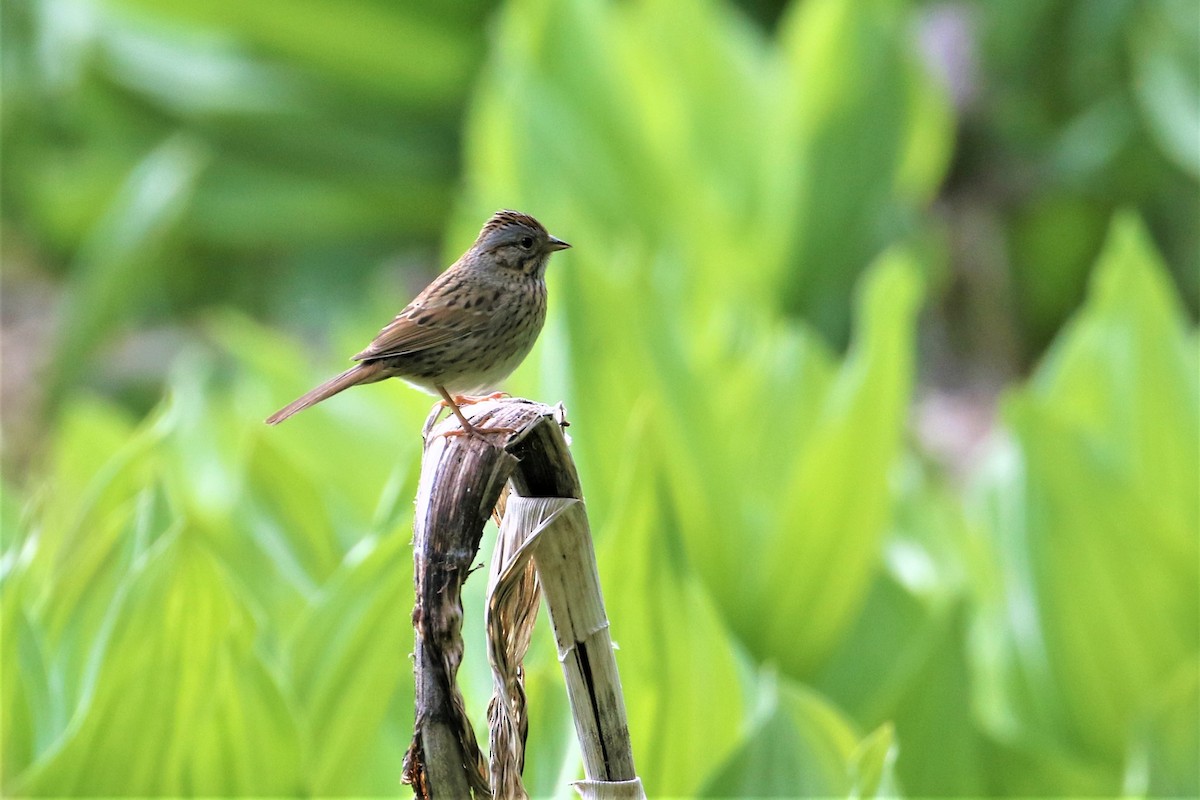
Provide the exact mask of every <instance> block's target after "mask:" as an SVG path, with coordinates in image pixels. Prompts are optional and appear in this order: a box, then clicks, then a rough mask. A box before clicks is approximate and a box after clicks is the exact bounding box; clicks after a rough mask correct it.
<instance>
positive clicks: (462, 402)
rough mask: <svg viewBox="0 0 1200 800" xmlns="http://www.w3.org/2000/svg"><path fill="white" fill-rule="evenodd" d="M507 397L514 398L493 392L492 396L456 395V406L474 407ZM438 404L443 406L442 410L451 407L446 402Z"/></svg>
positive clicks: (441, 401) (442, 401)
mask: <svg viewBox="0 0 1200 800" xmlns="http://www.w3.org/2000/svg"><path fill="white" fill-rule="evenodd" d="M505 397H512V395H511V394H509V393H508V392H492V393H491V394H481V395H474V394H456V395H454V405H456V406H459V407H462V406H473V405H475V404H476V403H482V402H484V401H485V400H503V399H504V398H505ZM438 403H439V404H440V405H441V407H442V408H449V407H450V404H449V403H447V402H446V401H445V400H439V401H438Z"/></svg>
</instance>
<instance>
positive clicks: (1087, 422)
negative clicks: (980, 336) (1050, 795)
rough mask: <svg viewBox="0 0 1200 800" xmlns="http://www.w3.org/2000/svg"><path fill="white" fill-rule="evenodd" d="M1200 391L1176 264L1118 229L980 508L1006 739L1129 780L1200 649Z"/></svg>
mask: <svg viewBox="0 0 1200 800" xmlns="http://www.w3.org/2000/svg"><path fill="white" fill-rule="evenodd" d="M1197 379H1198V376H1197V371H1196V351H1195V342H1194V339H1193V338H1192V337H1191V335H1190V332H1189V331H1188V330H1187V328H1186V327H1185V324H1184V322H1183V315H1182V312H1181V311H1180V309H1179V307H1178V304H1177V302H1176V301H1175V299H1174V298H1173V297H1172V294H1171V290H1170V283H1169V281H1168V279H1167V277H1166V275H1165V272H1164V270H1163V267H1162V265H1161V264H1160V262H1159V261H1158V258H1157V256H1156V255H1155V254H1154V252H1153V249H1152V248H1151V247H1150V246H1149V244H1148V240H1147V237H1146V235H1145V233H1144V231H1143V229H1142V228H1141V226H1140V225H1139V224H1138V223H1137V221H1136V220H1134V219H1133V218H1132V217H1129V216H1121V217H1118V218H1117V219H1116V220H1115V221H1114V224H1113V228H1112V233H1111V235H1110V237H1109V240H1108V244H1107V245H1106V248H1105V251H1104V254H1103V255H1102V257H1101V259H1100V263H1099V264H1098V266H1097V268H1096V272H1095V274H1094V276H1093V279H1092V285H1091V288H1090V292H1089V298H1088V301H1087V304H1086V305H1085V307H1084V309H1083V310H1082V311H1081V313H1080V314H1079V316H1078V318H1077V319H1076V320H1075V321H1074V322H1073V323H1072V324H1071V325H1070V326H1068V328H1067V329H1066V330H1065V331H1064V334H1063V336H1062V337H1061V339H1060V340H1059V341H1058V342H1056V343H1055V346H1054V347H1053V348H1052V349H1051V351H1050V353H1049V354H1048V356H1047V358H1046V360H1045V362H1044V363H1043V364H1042V365H1041V366H1040V367H1039V369H1038V372H1037V374H1036V375H1035V376H1034V378H1033V379H1032V381H1031V383H1030V385H1029V386H1028V387H1026V388H1024V389H1022V390H1020V391H1017V392H1014V393H1012V394H1011V395H1010V396H1009V397H1008V398H1007V399H1006V401H1005V405H1004V416H1005V420H1006V422H1007V424H1008V426H1009V429H1010V431H1011V434H1012V437H1013V438H1012V440H1011V442H1007V443H1005V442H1002V443H1001V444H1000V445H999V446H998V447H997V448H996V451H995V452H994V454H993V458H992V460H991V462H990V465H989V468H988V469H987V471H986V472H985V473H984V476H983V478H982V480H981V486H980V490H981V491H980V496H979V502H978V503H977V505H976V506H975V508H976V511H977V512H978V515H979V517H980V522H981V523H983V524H984V525H985V526H986V528H985V530H988V531H989V532H990V533H991V535H992V536H993V537H994V539H995V547H996V549H997V557H998V559H999V565H1000V569H1001V572H1000V575H1001V583H1000V584H999V585H997V586H996V587H994V588H993V589H992V590H991V591H989V592H988V594H987V595H986V598H985V599H986V602H985V603H984V606H983V611H982V615H981V618H980V620H979V631H980V636H979V637H978V639H977V640H976V645H977V652H976V657H977V660H976V668H977V670H978V674H979V682H978V684H977V698H978V699H979V703H980V707H981V708H982V709H983V712H984V715H985V719H986V720H987V723H988V725H989V727H990V728H991V729H992V730H993V731H994V732H995V733H996V734H997V735H998V736H1000V737H1002V738H1003V739H1005V740H1010V741H1011V740H1016V739H1021V740H1023V741H1024V742H1025V743H1027V744H1028V743H1034V742H1036V743H1038V745H1037V746H1038V747H1039V748H1040V749H1041V750H1043V751H1050V750H1057V751H1058V752H1059V753H1061V754H1062V755H1063V756H1065V757H1069V758H1072V759H1075V760H1077V761H1089V760H1090V761H1092V762H1094V763H1099V764H1104V765H1105V769H1106V770H1107V771H1108V772H1109V773H1110V774H1113V773H1116V772H1117V771H1118V767H1117V765H1118V764H1119V763H1120V759H1121V758H1122V754H1123V753H1124V752H1125V750H1126V747H1127V742H1128V740H1129V736H1130V733H1131V729H1130V725H1131V724H1132V721H1133V717H1134V715H1135V713H1136V712H1137V710H1138V709H1139V708H1140V707H1141V706H1142V705H1143V704H1144V703H1145V702H1146V701H1147V698H1148V697H1149V696H1150V695H1151V694H1152V693H1153V692H1154V691H1155V690H1156V687H1158V686H1160V685H1162V683H1163V681H1165V680H1166V679H1167V677H1168V676H1169V675H1170V674H1172V673H1173V672H1174V671H1175V670H1176V669H1177V668H1178V665H1179V664H1180V662H1181V660H1183V659H1188V658H1192V657H1194V655H1195V653H1196V652H1197V650H1198V649H1200V508H1197V505H1196V502H1195V500H1196V487H1197V485H1200V393H1198V390H1197ZM1109 791H1115V785H1112V784H1110V788H1109Z"/></svg>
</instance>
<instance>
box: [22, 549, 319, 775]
mask: <svg viewBox="0 0 1200 800" xmlns="http://www.w3.org/2000/svg"><path fill="white" fill-rule="evenodd" d="M254 634H255V630H254V622H253V616H252V614H251V612H250V610H249V609H248V608H247V607H245V605H244V604H243V603H242V602H241V600H240V599H239V598H238V596H237V594H236V592H235V591H233V590H232V587H231V586H230V584H229V581H228V578H227V577H226V575H225V574H224V573H223V571H222V569H221V567H220V565H219V564H218V563H217V562H216V561H215V560H214V559H213V558H212V556H211V554H209V553H208V551H207V550H206V549H205V548H204V546H203V544H202V543H201V542H199V541H197V539H196V537H195V536H194V535H192V534H190V533H189V532H188V531H187V530H182V531H177V532H175V533H173V534H171V535H170V536H168V537H166V538H164V539H162V540H160V542H159V543H158V545H157V546H156V547H155V548H154V549H153V551H152V552H151V553H150V554H148V555H147V557H145V558H144V560H143V561H142V563H141V564H140V565H139V567H138V568H137V570H136V571H135V573H134V574H133V575H132V577H131V579H130V581H129V583H128V584H127V586H126V587H125V591H124V592H123V593H122V596H121V598H120V600H119V601H118V603H117V604H116V605H115V606H114V607H113V609H112V614H111V618H110V632H109V634H108V637H107V640H106V641H105V642H103V643H101V644H100V645H99V646H97V648H96V650H95V652H94V655H93V670H94V683H93V684H92V685H91V686H90V688H89V690H88V692H87V694H86V696H85V698H84V701H83V702H82V703H81V704H80V706H79V708H78V709H77V710H76V713H75V717H74V719H73V720H72V724H71V726H70V728H69V729H68V732H67V733H66V735H65V736H64V737H63V738H62V739H61V740H60V741H59V742H58V743H57V746H56V747H55V748H53V749H52V750H51V751H50V752H48V753H47V754H46V755H44V756H43V757H42V758H40V759H39V760H38V762H37V763H35V764H34V765H33V767H31V769H30V770H29V772H27V773H26V774H25V775H23V776H21V778H20V780H19V781H18V783H17V786H16V791H17V793H19V794H26V795H29V794H54V795H66V794H82V793H87V794H139V795H182V794H192V793H195V794H210V795H233V794H271V795H281V794H295V793H298V792H300V791H301V790H302V789H303V782H302V780H301V777H300V776H301V771H300V768H301V764H302V761H301V753H300V744H299V735H298V733H297V730H296V725H295V720H294V719H293V716H292V711H291V709H290V707H289V704H288V702H287V700H286V698H285V697H284V695H283V693H282V692H281V690H280V687H279V685H278V682H277V679H276V677H275V676H274V675H273V674H272V673H271V671H270V670H269V669H268V668H267V667H266V666H265V665H264V664H263V662H262V660H261V659H260V657H259V655H258V654H257V653H256V652H255V650H254V647H253V642H254Z"/></svg>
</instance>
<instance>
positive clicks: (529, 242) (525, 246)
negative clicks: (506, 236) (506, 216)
mask: <svg viewBox="0 0 1200 800" xmlns="http://www.w3.org/2000/svg"><path fill="white" fill-rule="evenodd" d="M517 244H519V245H521V249H522V250H530V249H532V248H533V237H532V236H522V237H521V241H519V242H517Z"/></svg>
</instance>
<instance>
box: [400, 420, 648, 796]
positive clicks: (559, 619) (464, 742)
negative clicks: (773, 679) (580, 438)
mask: <svg viewBox="0 0 1200 800" xmlns="http://www.w3.org/2000/svg"><path fill="white" fill-rule="evenodd" d="M468 417H469V418H470V419H471V422H472V424H473V425H476V426H479V427H482V428H484V429H485V430H486V429H487V428H488V427H496V428H507V429H510V430H512V431H514V433H511V434H507V435H500V434H497V435H491V436H489V437H488V440H487V441H484V440H481V439H479V438H476V437H467V436H454V437H446V436H444V435H442V434H444V433H445V432H446V431H448V430H451V429H453V428H455V427H456V426H457V423H455V422H454V421H453V420H447V421H446V422H444V423H443V424H442V425H440V426H438V428H436V429H435V430H434V431H433V436H432V437H430V438H429V439H428V446H427V448H426V452H425V459H424V463H423V465H422V472H421V483H420V487H419V489H418V495H417V518H416V521H415V522H414V531H415V533H414V538H413V544H414V550H415V553H416V557H415V562H416V573H417V574H416V581H417V604H416V607H415V608H414V610H413V624H414V626H415V627H416V629H417V646H416V664H415V671H416V677H417V722H416V728H415V730H414V734H413V743H412V746H411V747H410V748H409V753H408V756H406V759H405V776H404V777H405V780H406V781H407V782H409V783H411V784H412V785H413V787H414V789H415V790H416V791H417V794H418V796H419V797H422V798H428V797H431V796H436V797H439V798H442V797H453V798H457V797H468V796H471V793H472V792H473V793H474V796H486V795H487V794H488V793H489V781H488V780H487V777H486V773H485V768H484V765H483V757H482V754H481V753H480V750H479V747H478V744H477V742H476V740H475V734H474V732H473V730H472V729H471V725H470V721H469V719H468V718H467V715H466V712H465V709H464V707H463V702H462V697H461V694H459V692H458V689H457V687H456V685H455V683H454V681H455V677H456V674H457V670H458V666H459V664H460V663H461V661H462V647H463V645H462V637H461V626H462V607H461V603H460V599H459V595H460V591H461V588H462V583H463V581H464V580H465V579H466V576H467V575H468V573H469V572H470V569H471V563H472V561H473V560H474V558H475V555H476V552H477V550H478V547H479V539H480V536H481V535H482V531H483V524H484V522H485V521H486V518H487V516H488V515H489V513H491V512H492V510H493V509H494V508H495V507H496V504H497V502H498V501H499V500H500V498H501V490H502V488H503V487H504V485H505V482H506V481H507V483H508V489H509V490H510V491H509V493H508V499H507V504H506V507H504V506H502V507H501V509H497V513H498V514H502V515H503V517H504V520H503V523H502V531H507V532H509V535H508V536H504V537H502V539H501V543H500V544H499V545H498V549H497V556H496V558H495V559H494V564H493V577H492V579H491V581H490V582H489V604H488V616H489V645H488V650H489V658H490V659H491V660H492V662H493V664H494V665H495V666H496V670H495V673H494V676H495V677H494V685H495V690H496V691H495V696H494V697H493V700H492V704H491V706H490V707H489V720H490V721H491V741H492V750H493V758H492V764H491V768H490V777H491V787H494V788H495V789H496V791H497V795H498V796H500V797H505V798H508V797H512V798H523V797H525V792H524V788H523V786H522V785H521V781H520V772H521V769H522V767H523V766H524V763H523V762H524V743H525V735H526V730H527V724H528V723H527V716H526V713H525V694H524V675H523V671H522V666H521V660H522V659H523V658H524V655H525V652H526V650H527V649H528V646H529V635H530V631H531V629H532V626H533V621H534V618H535V616H536V613H537V595H538V590H537V589H538V579H539V577H540V580H541V582H542V585H543V593H544V596H545V597H546V601H547V607H548V609H549V611H550V616H551V622H552V624H554V626H555V637H556V640H557V642H558V650H559V656H560V660H561V661H562V663H563V672H564V675H565V676H566V677H567V685H568V694H569V696H570V699H571V706H572V711H573V712H574V716H575V726H576V732H577V733H578V735H579V738H580V744H581V748H582V750H583V753H584V768H585V773H586V775H587V780H586V781H583V782H581V783H580V784H578V785H577V788H578V789H579V791H580V793H581V794H584V795H585V796H593V797H641V796H643V795H642V794H641V784H640V782H639V781H638V780H637V776H636V774H635V773H634V769H633V756H632V749H631V748H630V744H629V731H628V726H627V724H626V721H625V710H624V701H623V698H622V696H621V686H620V681H619V679H618V676H617V671H616V660H615V658H614V657H613V651H612V642H611V640H610V639H609V636H608V620H607V618H606V616H605V614H604V604H603V601H602V599H601V596H600V584H599V577H598V575H597V573H596V561H595V553H594V551H593V549H592V543H591V535H590V533H589V531H588V526H587V516H586V514H585V512H584V510H583V504H582V502H581V500H580V497H581V492H580V487H579V479H578V477H577V474H576V471H575V465H574V463H573V461H572V460H571V455H570V452H569V450H568V449H567V443H566V439H565V437H564V436H563V433H562V430H561V428H562V427H564V426H565V424H566V423H565V420H564V419H563V416H562V410H561V407H559V408H557V409H556V408H551V407H549V406H543V405H538V404H535V403H530V402H529V401H527V400H519V399H507V400H501V401H491V402H486V403H480V404H477V405H475V406H471V407H470V408H469V409H468ZM535 570H536V575H537V576H539V577H535ZM631 791H632V792H634V793H633V794H630V793H629V792H631ZM610 792H611V793H610Z"/></svg>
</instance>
